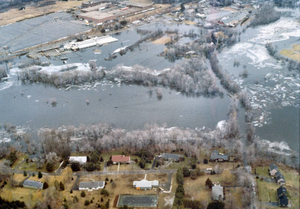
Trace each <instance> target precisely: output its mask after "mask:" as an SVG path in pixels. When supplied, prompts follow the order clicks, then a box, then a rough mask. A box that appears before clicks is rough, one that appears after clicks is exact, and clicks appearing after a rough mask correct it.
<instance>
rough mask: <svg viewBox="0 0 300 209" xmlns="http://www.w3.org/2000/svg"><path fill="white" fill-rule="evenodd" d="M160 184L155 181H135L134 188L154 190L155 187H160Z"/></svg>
mask: <svg viewBox="0 0 300 209" xmlns="http://www.w3.org/2000/svg"><path fill="white" fill-rule="evenodd" d="M158 184H159V182H158V181H156V180H154V181H148V180H146V179H143V180H141V181H134V182H133V186H135V187H139V188H152V187H153V186H158Z"/></svg>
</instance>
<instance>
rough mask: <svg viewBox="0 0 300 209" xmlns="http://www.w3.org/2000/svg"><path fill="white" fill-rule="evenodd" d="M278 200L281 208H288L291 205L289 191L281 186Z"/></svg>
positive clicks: (278, 190) (278, 191)
mask: <svg viewBox="0 0 300 209" xmlns="http://www.w3.org/2000/svg"><path fill="white" fill-rule="evenodd" d="M277 198H278V206H279V207H287V206H288V204H289V199H288V196H287V190H286V188H285V187H283V186H281V187H279V188H278V189H277Z"/></svg>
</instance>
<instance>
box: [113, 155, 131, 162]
mask: <svg viewBox="0 0 300 209" xmlns="http://www.w3.org/2000/svg"><path fill="white" fill-rule="evenodd" d="M111 160H112V161H113V162H127V161H130V157H129V156H128V157H126V156H125V155H113V156H112V157H111Z"/></svg>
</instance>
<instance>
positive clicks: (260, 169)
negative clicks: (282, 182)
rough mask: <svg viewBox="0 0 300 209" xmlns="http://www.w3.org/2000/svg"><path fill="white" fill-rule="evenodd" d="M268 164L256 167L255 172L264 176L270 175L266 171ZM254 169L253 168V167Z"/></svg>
mask: <svg viewBox="0 0 300 209" xmlns="http://www.w3.org/2000/svg"><path fill="white" fill-rule="evenodd" d="M268 169H269V166H263V167H256V174H257V175H260V176H264V177H270V176H269V172H268ZM253 171H254V169H253Z"/></svg>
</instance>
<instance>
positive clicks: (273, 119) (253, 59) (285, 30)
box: [219, 18, 300, 152]
mask: <svg viewBox="0 0 300 209" xmlns="http://www.w3.org/2000/svg"><path fill="white" fill-rule="evenodd" d="M299 37H300V24H299V23H298V22H297V21H296V20H295V19H294V18H281V19H280V20H278V21H276V22H274V23H272V24H269V25H266V26H259V27H257V28H249V29H247V30H246V32H245V33H243V34H242V35H241V42H240V43H237V44H236V45H234V46H232V47H231V48H228V49H224V50H223V51H222V53H221V54H219V61H220V63H221V65H222V66H223V67H224V68H225V69H226V70H227V72H229V73H231V74H232V75H233V76H234V77H235V78H236V80H237V81H238V82H239V83H240V84H241V87H242V88H243V89H244V90H246V91H247V92H248V93H249V94H250V96H251V104H252V107H253V109H254V126H255V127H256V134H257V135H258V136H259V137H260V138H261V139H265V140H268V141H269V142H270V143H271V142H278V144H279V146H280V142H286V143H287V145H288V146H287V147H285V149H286V148H288V149H290V150H295V151H297V152H299V103H300V89H299V86H300V85H299V84H300V77H299V71H298V72H295V71H293V72H291V71H288V70H287V69H286V67H285V66H283V65H282V63H281V62H278V61H277V60H276V59H274V58H273V57H271V56H270V55H269V54H268V52H267V50H266V48H265V44H266V43H269V42H272V43H273V44H274V45H275V46H276V47H277V49H278V51H280V50H282V49H283V48H291V46H292V44H294V43H295V42H297V41H298V43H299ZM234 60H238V61H239V62H240V66H239V67H234ZM245 69H246V70H247V72H248V74H249V75H248V77H247V78H242V77H241V76H240V75H241V74H242V72H243V71H244V70H245Z"/></svg>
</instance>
